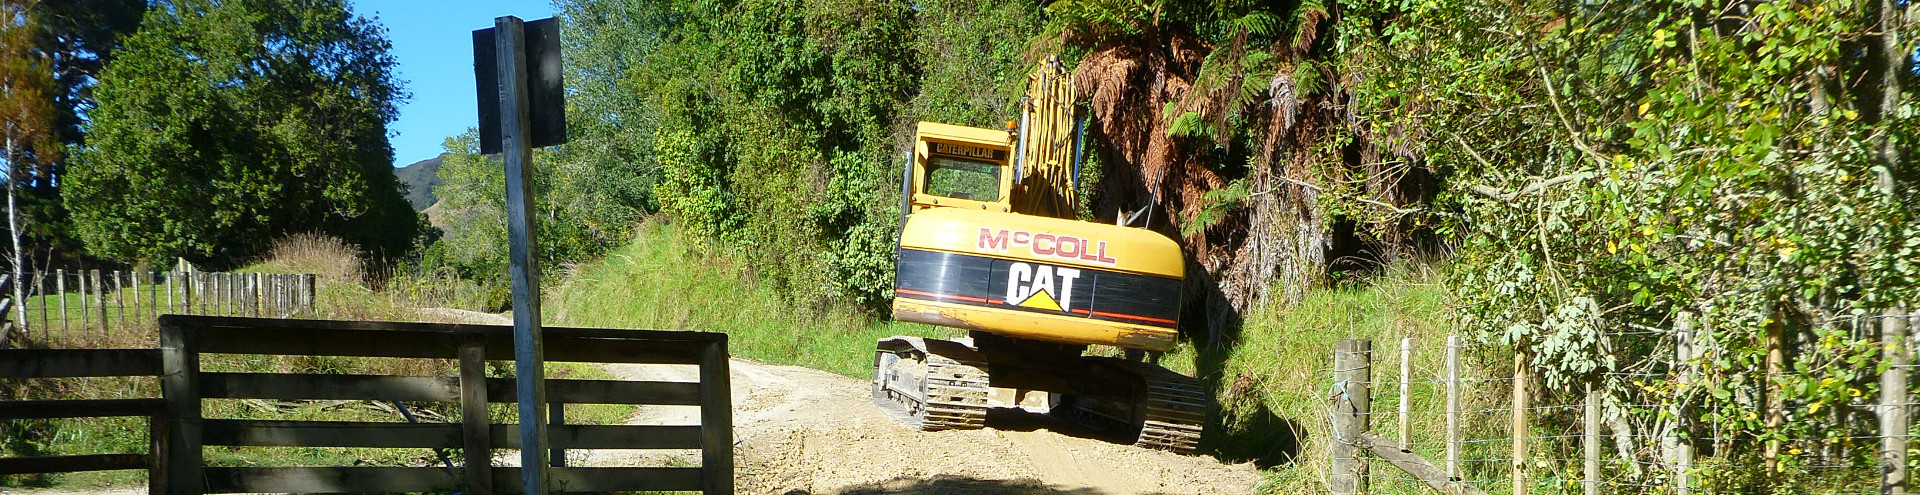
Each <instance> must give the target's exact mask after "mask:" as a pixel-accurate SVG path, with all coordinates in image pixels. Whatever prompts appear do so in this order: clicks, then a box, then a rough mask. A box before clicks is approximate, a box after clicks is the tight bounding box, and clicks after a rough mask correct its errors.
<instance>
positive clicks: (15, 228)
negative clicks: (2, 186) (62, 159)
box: [0, 0, 60, 343]
mask: <svg viewBox="0 0 1920 495" xmlns="http://www.w3.org/2000/svg"><path fill="white" fill-rule="evenodd" d="M39 27H40V26H39V23H38V22H37V21H36V18H35V16H34V15H33V4H32V2H23V1H19V0H7V1H5V2H0V145H3V146H4V148H0V162H4V163H5V167H6V181H7V233H8V237H9V238H10V239H11V240H12V250H11V251H10V255H9V256H8V265H9V267H10V268H11V272H12V280H14V283H13V302H14V304H13V309H14V321H26V312H25V307H26V306H25V305H24V304H21V302H23V301H25V300H26V298H25V297H24V295H25V291H24V290H23V288H24V287H25V286H26V285H27V283H26V282H25V280H24V279H23V278H22V277H21V275H23V274H24V273H25V271H26V263H27V253H26V252H25V251H24V249H23V245H24V244H23V243H22V242H21V238H22V237H23V236H24V235H25V230H24V229H23V226H22V225H21V220H22V219H21V217H20V211H19V210H20V207H19V199H18V196H19V192H18V191H16V190H15V189H16V185H19V184H25V183H30V182H31V181H32V180H33V177H34V176H36V175H39V174H43V173H44V172H45V171H44V169H43V166H44V165H46V164H48V163H51V162H53V161H54V160H56V159H58V157H59V152H60V145H59V143H58V141H56V140H55V139H54V132H53V122H54V121H53V113H54V112H53V104H52V98H49V96H50V93H51V92H52V91H53V89H54V81H53V72H52V71H50V70H49V69H48V67H47V60H46V57H44V56H42V55H41V54H40V52H39V51H38V50H36V49H35V48H36V47H35V41H37V40H36V38H37V37H38V36H37V35H38V34H39V33H38V31H39ZM6 341H7V335H3V334H0V343H4V342H6Z"/></svg>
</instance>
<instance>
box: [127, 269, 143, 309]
mask: <svg viewBox="0 0 1920 495" xmlns="http://www.w3.org/2000/svg"><path fill="white" fill-rule="evenodd" d="M127 278H130V279H133V319H134V320H136V321H137V320H139V319H140V272H139V271H131V270H130V271H128V272H127Z"/></svg>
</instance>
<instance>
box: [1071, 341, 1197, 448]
mask: <svg viewBox="0 0 1920 495" xmlns="http://www.w3.org/2000/svg"><path fill="white" fill-rule="evenodd" d="M1082 359H1092V360H1097V361H1099V362H1102V363H1106V364H1107V365H1110V366H1115V367H1118V368H1120V369H1123V370H1125V371H1126V372H1127V373H1130V374H1132V375H1134V376H1137V377H1140V380H1141V384H1142V385H1143V386H1144V387H1145V388H1144V390H1142V391H1141V395H1140V396H1139V398H1138V402H1128V401H1114V400H1089V399H1085V398H1079V397H1069V398H1066V399H1065V402H1064V403H1063V404H1062V405H1063V407H1058V408H1056V409H1055V414H1056V415H1058V416H1060V417H1061V418H1062V419H1064V420H1066V421H1068V422H1071V423H1074V424H1077V425H1080V426H1081V427H1084V428H1088V429H1092V430H1095V431H1101V432H1107V433H1108V434H1111V435H1116V436H1119V435H1129V434H1133V433H1134V432H1136V431H1137V432H1138V436H1137V437H1135V440H1134V443H1133V445H1134V446H1136V447H1142V448H1148V449H1157V450H1167V451H1172V452H1174V453H1177V454H1181V455H1193V454H1194V453H1195V451H1196V450H1197V449H1198V448H1199V445H1200V430H1201V428H1202V425H1204V424H1206V420H1207V413H1208V409H1209V404H1211V401H1209V400H1208V396H1207V392H1206V389H1205V388H1204V387H1202V386H1201V384H1200V381H1199V380H1195V379H1193V378H1192V377H1188V376H1186V375H1182V374H1179V373H1175V372H1173V371H1172V370H1169V369H1166V368H1162V367H1160V366H1159V365H1155V364H1149V363H1142V362H1135V361H1127V360H1121V359H1114V358H1104V357H1087V358H1082Z"/></svg>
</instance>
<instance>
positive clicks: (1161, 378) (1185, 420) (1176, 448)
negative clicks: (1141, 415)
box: [1133, 363, 1210, 455]
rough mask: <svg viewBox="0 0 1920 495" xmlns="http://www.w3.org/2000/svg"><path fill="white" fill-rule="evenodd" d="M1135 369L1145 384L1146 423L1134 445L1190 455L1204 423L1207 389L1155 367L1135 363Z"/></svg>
mask: <svg viewBox="0 0 1920 495" xmlns="http://www.w3.org/2000/svg"><path fill="white" fill-rule="evenodd" d="M1138 367H1139V369H1140V372H1141V375H1142V377H1143V378H1145V379H1146V384H1147V394H1146V395H1147V397H1146V398H1147V403H1146V404H1145V407H1146V420H1145V421H1143V422H1142V423H1141V425H1140V438H1139V439H1138V440H1135V441H1134V443H1133V444H1134V445H1135V446H1138V447H1145V448H1149V449H1161V450H1170V451H1173V452H1175V453H1178V454H1181V455H1193V453H1194V451H1195V450H1196V449H1198V448H1199V446H1200V429H1201V425H1204V424H1206V420H1207V405H1208V404H1209V403H1210V402H1209V401H1208V400H1207V392H1206V389H1205V388H1203V387H1202V386H1201V385H1200V381H1199V380H1195V379H1193V378H1192V377H1188V376H1186V375H1182V374H1179V373H1174V372H1173V371H1172V370H1168V369H1166V368H1162V367H1160V366H1158V365H1153V364H1146V363H1138Z"/></svg>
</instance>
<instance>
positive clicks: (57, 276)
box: [53, 268, 72, 339]
mask: <svg viewBox="0 0 1920 495" xmlns="http://www.w3.org/2000/svg"><path fill="white" fill-rule="evenodd" d="M53 273H54V275H53V288H54V290H57V291H60V338H62V339H65V338H68V337H72V334H71V333H70V332H69V331H68V330H67V269H65V268H60V269H56V270H54V271H53Z"/></svg>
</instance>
